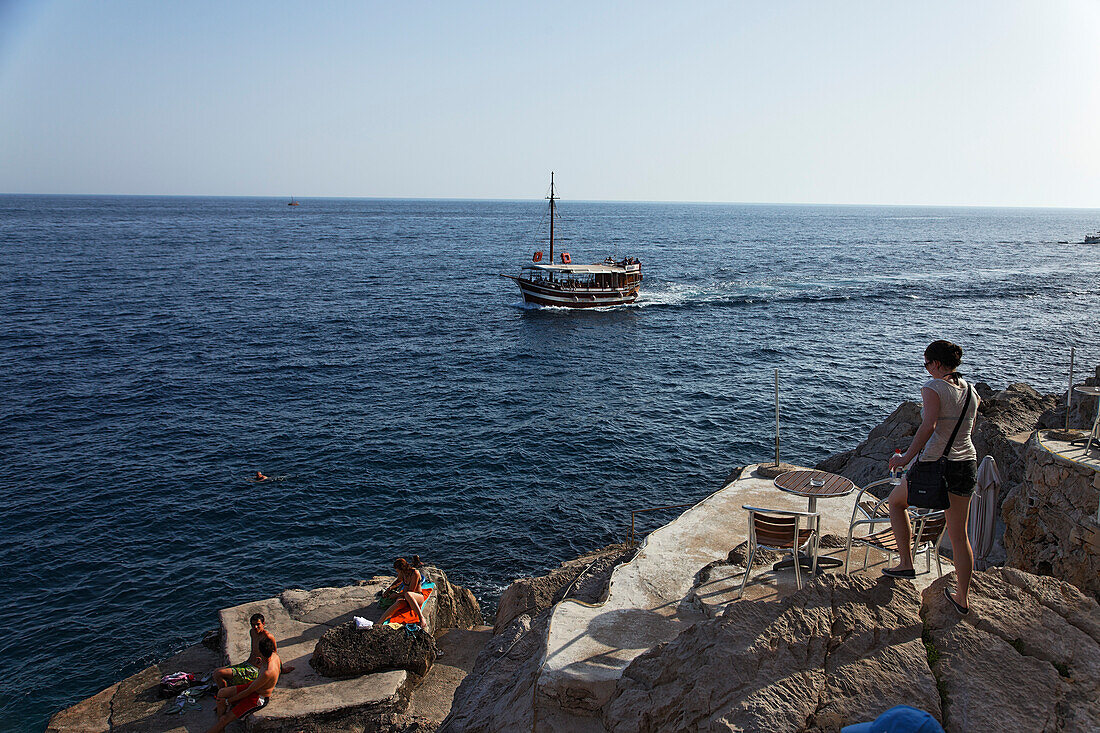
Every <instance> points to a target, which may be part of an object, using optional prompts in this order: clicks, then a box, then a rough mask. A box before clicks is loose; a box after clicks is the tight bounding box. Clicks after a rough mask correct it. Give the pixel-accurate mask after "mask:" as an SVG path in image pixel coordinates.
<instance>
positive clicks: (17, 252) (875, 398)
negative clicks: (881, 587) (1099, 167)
mask: <svg viewBox="0 0 1100 733" xmlns="http://www.w3.org/2000/svg"><path fill="white" fill-rule="evenodd" d="M300 202H301V205H300V206H297V207H288V206H287V199H274V198H170V197H115V196H112V197H98V196H97V197H88V196H22V195H18V196H17V195H5V196H0V395H2V397H0V437H2V440H0V630H2V631H3V633H2V635H0V729H2V730H5V731H40V730H42V729H43V728H44V726H45V724H46V721H47V719H48V718H49V716H50V715H51V714H52V713H54V712H56V711H57V710H59V709H61V708H64V707H66V706H68V705H72V704H74V703H76V702H78V701H79V700H81V699H83V698H85V697H88V696H90V695H92V694H94V693H96V692H98V691H99V690H101V689H103V688H104V687H106V686H108V685H110V684H112V683H113V682H115V681H117V680H119V679H121V678H123V677H125V676H127V675H130V674H133V673H134V672H137V671H138V670H140V669H143V668H144V667H146V666H148V665H149V664H152V663H154V662H157V661H160V660H162V659H164V658H166V657H168V656H169V655H171V654H173V653H175V652H177V651H180V650H181V649H183V648H185V647H187V646H189V645H192V644H195V643H197V642H198V641H199V640H200V639H201V637H202V636H203V633H204V632H206V631H208V630H210V629H212V628H215V627H216V626H217V623H218V621H217V612H218V610H219V609H221V608H225V607H228V606H233V605H235V604H239V603H243V602H246V601H249V600H256V599H261V598H268V597H272V596H275V595H277V594H278V593H280V592H281V591H282V590H284V589H286V588H307V589H309V588H317V587H323V586H339V585H345V584H351V583H354V582H355V581H357V580H359V579H363V578H368V577H371V576H373V575H378V574H387V573H389V572H390V568H391V567H392V561H393V558H394V557H396V556H409V555H412V554H419V555H420V557H421V558H422V559H423V560H424V561H425V562H427V563H430V564H434V565H437V566H439V567H441V568H443V569H444V570H445V571H446V572H447V574H448V575H449V577H450V578H451V579H452V581H454V582H456V583H458V584H460V585H464V586H466V587H468V588H470V589H471V590H473V592H474V593H475V594H476V596H477V597H478V599H479V601H480V602H481V604H482V607H483V609H485V612H486V615H487V616H488V617H490V618H491V614H492V612H493V608H494V603H495V599H496V598H497V597H498V595H499V593H500V592H501V591H502V590H503V589H504V588H505V587H506V586H507V585H508V584H509V583H510V582H511V580H512V579H514V578H517V577H521V576H525V575H532V574H540V573H543V572H545V571H547V570H548V569H550V568H552V567H554V566H556V565H557V564H558V563H560V562H561V561H563V560H566V559H569V558H572V557H575V556H577V555H579V554H581V553H583V552H585V551H588V550H592V549H595V548H598V547H601V546H603V545H606V544H609V543H613V542H619V541H623V540H625V539H626V538H627V536H628V534H629V528H630V518H631V515H630V512H631V511H632V510H636V509H649V508H653V507H661V506H667V505H676V504H686V503H692V502H696V501H699V500H701V499H703V498H704V497H706V496H707V495H708V494H710V493H712V492H714V491H715V490H717V489H719V488H720V487H721V486H722V485H723V483H724V481H725V479H726V477H727V476H728V475H729V474H730V473H731V471H732V470H734V469H735V468H736V467H739V466H744V465H746V464H750V463H754V462H759V461H770V460H773V458H774V454H775V450H776V448H775V441H776V435H775V433H776V425H775V399H776V379H777V375H778V399H779V406H780V407H779V451H780V458H781V460H784V461H789V462H793V463H799V464H805V465H810V464H814V463H816V462H818V461H820V460H822V459H823V458H825V457H826V456H828V455H830V454H832V453H836V452H838V451H844V450H848V449H850V448H853V447H855V446H856V445H857V444H858V443H859V442H860V441H862V440H863V439H864V438H865V437H866V436H867V433H868V431H869V430H870V429H871V428H872V427H874V426H875V425H877V424H878V423H879V422H881V421H882V420H883V419H884V418H885V417H886V416H887V415H888V414H889V413H890V412H891V411H892V410H894V409H895V408H896V407H897V406H898V405H899V404H900V403H901V402H902V401H904V400H911V399H919V394H920V387H921V384H922V382H923V381H924V379H925V378H926V375H925V371H924V368H923V357H922V352H923V349H924V347H925V346H926V345H927V344H928V343H929V342H931V341H932V340H935V339H940V338H946V339H949V340H951V341H954V342H956V343H958V344H960V345H961V346H962V347H963V349H964V352H965V353H964V357H963V358H964V361H963V366H962V368H961V371H962V372H963V373H964V374H965V375H966V376H968V377H970V378H972V379H975V380H980V381H984V382H987V383H988V384H990V385H992V386H993V387H994V388H997V389H1001V388H1004V387H1005V386H1007V385H1008V384H1010V383H1014V382H1020V381H1026V382H1028V383H1030V384H1031V385H1032V386H1034V387H1036V388H1037V389H1039V390H1041V391H1043V392H1064V391H1065V389H1066V385H1067V384H1068V380H1069V362H1070V352H1071V348H1074V349H1075V354H1076V369H1077V373H1078V375H1082V373H1083V372H1084V371H1085V370H1092V369H1094V368H1095V367H1096V366H1097V365H1098V364H1100V337H1098V333H1100V329H1098V315H1100V277H1098V276H1100V246H1089V245H1084V244H1082V240H1083V236H1084V234H1085V233H1087V232H1091V231H1095V230H1096V229H1097V228H1098V227H1100V210H1097V209H1091V210H1070V209H993V208H925V207H889V206H874V207H870V206H868V207H863V206H778V205H776V206H772V205H733V204H730V205H720V204H662V203H614V202H570V201H568V200H566V201H563V202H561V204H560V206H559V207H558V210H559V213H560V214H561V219H560V220H559V221H558V222H557V224H556V231H557V233H558V235H559V240H558V241H557V243H556V247H555V249H556V251H557V252H561V251H568V252H570V253H571V255H572V259H573V262H597V261H600V260H603V259H604V258H605V257H606V256H609V255H610V256H613V257H616V258H623V257H628V256H629V257H637V258H638V259H640V260H641V262H642V267H643V273H644V281H643V283H642V291H641V297H640V298H639V300H638V301H637V303H635V304H634V305H632V306H627V307H619V308H611V309H605V310H587V311H573V310H565V309H545V308H537V307H527V306H525V305H524V304H523V302H522V300H521V298H520V294H519V291H518V289H517V288H516V286H515V284H514V283H513V282H511V281H509V280H507V279H505V278H502V277H500V275H501V274H518V272H519V269H520V267H522V266H523V265H524V264H525V263H528V262H530V261H531V258H532V255H533V253H534V251H535V250H547V249H548V247H547V243H546V237H547V228H548V223H549V222H548V218H547V217H548V213H547V210H546V202H545V201H542V200H531V201H461V200H438V201H437V200H380V199H310V198H305V199H300ZM883 470H884V471H885V466H884V469H883ZM256 471H262V472H263V473H264V474H266V475H268V476H270V477H272V480H270V481H265V482H262V483H255V482H253V481H252V480H251V477H252V476H253V475H254V474H255V472H256ZM678 511H679V510H665V511H662V512H650V513H645V514H641V515H638V532H639V534H644V533H645V532H648V531H651V530H652V529H654V528H655V527H657V526H659V525H660V524H662V523H664V522H667V521H669V520H670V519H672V518H674V517H675V516H676V514H677V513H678ZM729 539H730V543H731V546H732V545H734V544H736V543H737V542H739V541H741V538H736V537H731V538H729Z"/></svg>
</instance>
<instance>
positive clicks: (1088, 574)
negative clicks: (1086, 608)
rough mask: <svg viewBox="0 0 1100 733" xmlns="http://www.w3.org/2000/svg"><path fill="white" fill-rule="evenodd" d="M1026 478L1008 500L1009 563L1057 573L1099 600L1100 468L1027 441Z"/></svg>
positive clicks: (1005, 507) (1006, 540) (1006, 539)
mask: <svg viewBox="0 0 1100 733" xmlns="http://www.w3.org/2000/svg"><path fill="white" fill-rule="evenodd" d="M1026 460H1027V468H1026V472H1025V477H1024V481H1023V482H1022V483H1021V484H1020V485H1019V486H1018V487H1016V489H1014V490H1013V491H1012V493H1011V494H1010V495H1009V496H1008V497H1007V498H1006V499H1005V502H1004V504H1003V507H1002V514H1003V517H1004V521H1005V535H1004V544H1005V550H1006V553H1007V563H1008V564H1009V565H1011V566H1013V567H1017V568H1021V569H1023V570H1026V571H1028V572H1030V573H1035V574H1036V575H1052V576H1054V577H1056V578H1060V579H1062V580H1065V581H1066V582H1068V583H1072V584H1073V585H1075V586H1077V587H1078V588H1080V589H1081V590H1082V591H1084V592H1085V593H1087V594H1089V595H1091V596H1092V597H1093V598H1096V599H1098V600H1100V527H1098V526H1097V524H1096V519H1095V517H1096V508H1097V503H1098V501H1100V472H1097V471H1096V470H1094V469H1092V468H1089V467H1087V466H1084V465H1080V464H1077V463H1074V462H1073V461H1070V460H1067V459H1064V458H1061V457H1059V456H1056V455H1054V454H1053V453H1051V452H1049V451H1048V450H1046V449H1045V448H1043V447H1042V445H1040V443H1039V439H1038V434H1036V435H1034V436H1032V438H1031V440H1030V441H1028V443H1027V455H1026Z"/></svg>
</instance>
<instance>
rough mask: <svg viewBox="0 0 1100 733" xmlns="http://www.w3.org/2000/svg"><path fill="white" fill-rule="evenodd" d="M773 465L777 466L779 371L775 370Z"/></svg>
mask: <svg viewBox="0 0 1100 733" xmlns="http://www.w3.org/2000/svg"><path fill="white" fill-rule="evenodd" d="M775 465H776V466H778V465H779V369H776V370H775Z"/></svg>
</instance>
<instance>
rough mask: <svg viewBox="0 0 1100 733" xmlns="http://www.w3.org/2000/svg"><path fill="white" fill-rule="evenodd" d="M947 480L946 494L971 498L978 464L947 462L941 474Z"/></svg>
mask: <svg viewBox="0 0 1100 733" xmlns="http://www.w3.org/2000/svg"><path fill="white" fill-rule="evenodd" d="M943 475H944V478H946V479H947V493H949V494H955V495H956V496H972V495H973V494H974V485H975V484H976V483H977V482H978V462H977V461H975V460H970V461H948V462H947V468H946V469H944V472H943Z"/></svg>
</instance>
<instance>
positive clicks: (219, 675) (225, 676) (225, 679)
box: [214, 667, 233, 687]
mask: <svg viewBox="0 0 1100 733" xmlns="http://www.w3.org/2000/svg"><path fill="white" fill-rule="evenodd" d="M232 676H233V670H232V669H230V668H229V667H222V668H221V669H215V670H214V683H215V684H216V685H217V686H218V687H225V686H226V685H227V684H229V678H230V677H232Z"/></svg>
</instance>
